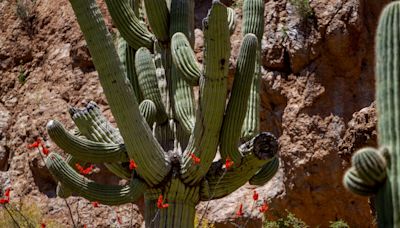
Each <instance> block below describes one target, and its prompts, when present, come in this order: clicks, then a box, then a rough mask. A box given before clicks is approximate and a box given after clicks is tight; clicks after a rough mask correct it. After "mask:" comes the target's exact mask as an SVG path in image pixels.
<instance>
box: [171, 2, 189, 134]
mask: <svg viewBox="0 0 400 228" xmlns="http://www.w3.org/2000/svg"><path fill="white" fill-rule="evenodd" d="M170 12H171V13H170V14H171V17H170V20H171V24H170V32H169V34H170V36H171V37H172V36H173V35H174V34H175V33H177V32H182V33H183V34H185V36H186V37H188V39H189V41H191V42H190V43H191V44H193V41H194V36H193V30H194V0H172V1H171V11H170ZM169 52H170V50H169ZM183 78H184V77H183V76H182V73H181V72H180V71H179V70H178V68H177V66H175V64H172V65H171V98H172V104H173V112H174V117H175V118H176V119H177V120H178V122H179V123H180V124H181V126H182V129H183V130H184V131H185V133H186V134H191V133H192V131H193V128H194V123H195V106H194V103H193V101H194V95H193V90H192V87H191V86H190V85H188V84H187V82H186V81H185V80H184V79H183Z"/></svg>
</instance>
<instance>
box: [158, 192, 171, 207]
mask: <svg viewBox="0 0 400 228" xmlns="http://www.w3.org/2000/svg"><path fill="white" fill-rule="evenodd" d="M163 201H164V200H163V195H160V196H159V197H158V200H157V207H158V208H159V209H163V208H167V207H168V206H169V204H167V203H163Z"/></svg>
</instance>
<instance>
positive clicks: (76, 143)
mask: <svg viewBox="0 0 400 228" xmlns="http://www.w3.org/2000/svg"><path fill="white" fill-rule="evenodd" d="M70 2H71V5H72V7H73V9H74V11H75V14H76V17H77V19H78V23H79V25H80V27H81V29H82V31H83V34H84V37H85V39H86V41H87V45H88V47H89V50H90V53H91V55H92V58H93V62H94V64H95V66H96V69H97V71H98V74H99V78H100V82H101V85H102V87H103V89H104V92H105V95H106V97H107V100H108V103H109V105H110V108H111V111H112V113H113V115H114V117H115V120H116V123H117V125H118V129H117V128H114V127H113V126H112V125H111V124H110V123H109V122H108V121H107V120H106V118H105V117H104V116H103V115H102V114H101V112H100V110H99V108H98V107H97V105H96V104H95V103H93V102H90V103H89V104H88V105H87V107H85V108H84V109H81V110H80V109H76V108H71V109H70V114H71V117H72V119H73V121H74V122H75V124H76V126H77V128H78V131H77V132H75V134H73V133H69V132H68V131H67V130H66V129H64V127H63V126H62V125H61V124H60V123H59V122H57V121H55V120H52V121H50V122H49V123H48V125H47V128H48V133H49V135H50V137H51V138H52V139H53V141H54V142H55V143H56V144H57V145H58V146H59V147H60V148H61V149H63V150H64V151H65V152H66V153H68V154H69V157H68V158H67V159H66V160H64V159H62V158H61V156H60V155H58V154H55V153H51V154H50V155H49V157H48V158H47V160H46V164H47V166H48V168H49V170H50V172H51V173H52V174H53V176H54V177H55V178H56V179H57V180H58V181H59V186H58V188H57V193H58V195H59V196H62V197H68V196H69V195H71V193H75V194H77V195H81V196H83V197H85V198H87V199H89V200H92V201H98V202H100V203H103V204H109V205H116V204H123V203H127V202H134V201H136V200H138V199H139V198H140V197H141V196H143V195H144V200H145V207H146V208H145V220H146V225H147V226H148V227H193V222H194V216H195V205H196V204H197V203H198V202H199V201H207V200H211V199H217V198H221V197H224V196H226V195H228V194H230V193H231V192H233V191H235V190H236V189H237V188H239V187H240V186H242V185H243V184H245V183H246V182H247V181H249V180H250V183H252V184H257V185H262V184H265V183H266V182H267V181H268V180H269V179H271V178H272V176H273V174H274V173H275V172H276V171H277V168H278V165H279V161H278V158H277V156H276V154H277V150H278V145H277V141H276V138H275V137H274V136H273V135H271V134H269V133H267V132H263V133H258V129H259V120H258V106H259V92H258V81H259V78H260V46H261V45H260V41H261V37H262V34H263V24H264V22H263V12H264V1H263V0H245V1H244V5H243V11H244V14H243V17H244V18H243V21H244V25H243V37H244V38H243V42H242V45H241V48H240V53H239V56H238V61H237V70H236V74H235V77H234V83H233V88H232V90H231V93H230V96H229V98H230V99H229V102H228V103H227V105H226V99H227V97H228V96H227V95H228V94H227V74H228V67H229V57H230V42H229V38H230V37H229V36H230V32H231V31H233V26H234V25H235V21H234V18H235V16H234V11H233V10H232V9H229V8H227V7H226V6H224V5H223V4H221V3H220V2H218V1H214V2H213V4H212V8H211V9H210V11H209V14H208V16H207V18H206V19H205V20H204V22H203V26H204V28H203V31H204V36H205V48H204V64H203V67H201V66H200V64H199V63H198V62H197V60H196V58H195V55H194V53H193V50H192V47H193V42H194V37H193V34H194V32H193V30H194V26H193V24H194V12H193V11H194V0H170V1H168V0H165V1H164V0H145V1H144V5H145V7H144V8H145V9H146V21H148V22H149V24H150V29H151V31H152V32H153V33H151V32H150V30H149V29H148V28H147V26H146V25H145V23H144V22H143V21H141V20H140V19H138V18H139V15H137V14H138V12H140V11H139V10H138V1H134V2H133V3H131V2H130V1H129V0H106V4H107V7H108V9H109V11H110V14H111V17H112V19H113V22H114V24H115V25H116V27H117V28H118V30H119V32H120V34H121V36H122V38H120V39H119V44H118V48H117V49H116V48H115V47H114V44H113V41H112V38H111V35H110V33H109V32H108V30H107V28H106V26H105V24H104V21H103V18H102V15H101V13H100V10H99V8H98V6H97V4H96V1H95V0H70ZM117 50H118V51H117ZM192 86H199V99H198V101H199V102H198V104H197V106H195V105H194V96H193V93H194V92H193V88H192ZM195 107H197V110H195ZM241 142H244V143H242V144H240V143H241ZM218 152H219V154H220V159H219V160H218V159H215V158H216V156H217V154H218ZM217 157H218V156H217ZM227 159H228V160H232V161H233V162H234V165H233V167H231V168H229V169H228V167H226V166H224V163H225V161H226V160H227ZM214 160H216V161H214ZM133 161H134V162H135V164H136V167H135V169H134V170H132V169H130V168H132V167H130V168H129V165H130V164H132V162H133ZM213 161H214V162H213ZM86 162H89V163H103V164H105V165H106V167H107V168H108V169H109V170H110V171H111V172H113V173H114V174H115V175H118V176H119V177H121V178H125V179H127V180H129V182H128V184H127V185H125V186H108V185H103V184H99V183H95V182H94V181H91V180H89V179H88V178H86V177H84V176H82V175H81V174H79V173H78V172H77V171H76V170H75V164H76V163H80V164H83V163H86ZM164 200H167V202H168V205H169V206H168V207H166V206H165V201H164ZM160 201H162V202H160Z"/></svg>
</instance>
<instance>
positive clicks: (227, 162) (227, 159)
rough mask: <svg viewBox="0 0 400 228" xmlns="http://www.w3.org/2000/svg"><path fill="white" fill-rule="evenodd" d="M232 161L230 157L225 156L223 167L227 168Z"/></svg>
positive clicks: (230, 165)
mask: <svg viewBox="0 0 400 228" xmlns="http://www.w3.org/2000/svg"><path fill="white" fill-rule="evenodd" d="M233 164H234V162H233V161H232V160H231V158H230V157H227V158H226V160H225V169H226V170H229V169H230V168H231V167H232V166H233Z"/></svg>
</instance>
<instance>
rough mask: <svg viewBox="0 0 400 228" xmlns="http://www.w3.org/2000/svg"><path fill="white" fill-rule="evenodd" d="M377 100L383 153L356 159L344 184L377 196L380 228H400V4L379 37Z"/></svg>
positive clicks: (367, 151) (386, 14) (391, 9)
mask: <svg viewBox="0 0 400 228" xmlns="http://www.w3.org/2000/svg"><path fill="white" fill-rule="evenodd" d="M375 50H376V98H377V114H378V144H379V148H380V149H379V150H376V149H373V148H364V149H361V150H360V151H358V152H357V153H356V154H354V155H353V158H352V165H353V167H351V168H350V169H349V170H348V171H347V173H346V175H345V177H344V184H345V186H346V187H347V188H348V189H349V190H350V191H352V192H354V193H356V194H359V195H376V197H375V198H374V199H375V208H376V212H377V216H378V219H377V221H378V226H379V227H380V228H384V227H385V228H387V227H394V228H399V227H400V160H399V159H400V83H399V82H400V2H398V1H397V2H392V3H390V4H389V5H387V6H386V7H385V9H384V10H383V12H382V15H381V17H380V20H379V25H378V29H377V35H376V49H375Z"/></svg>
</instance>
